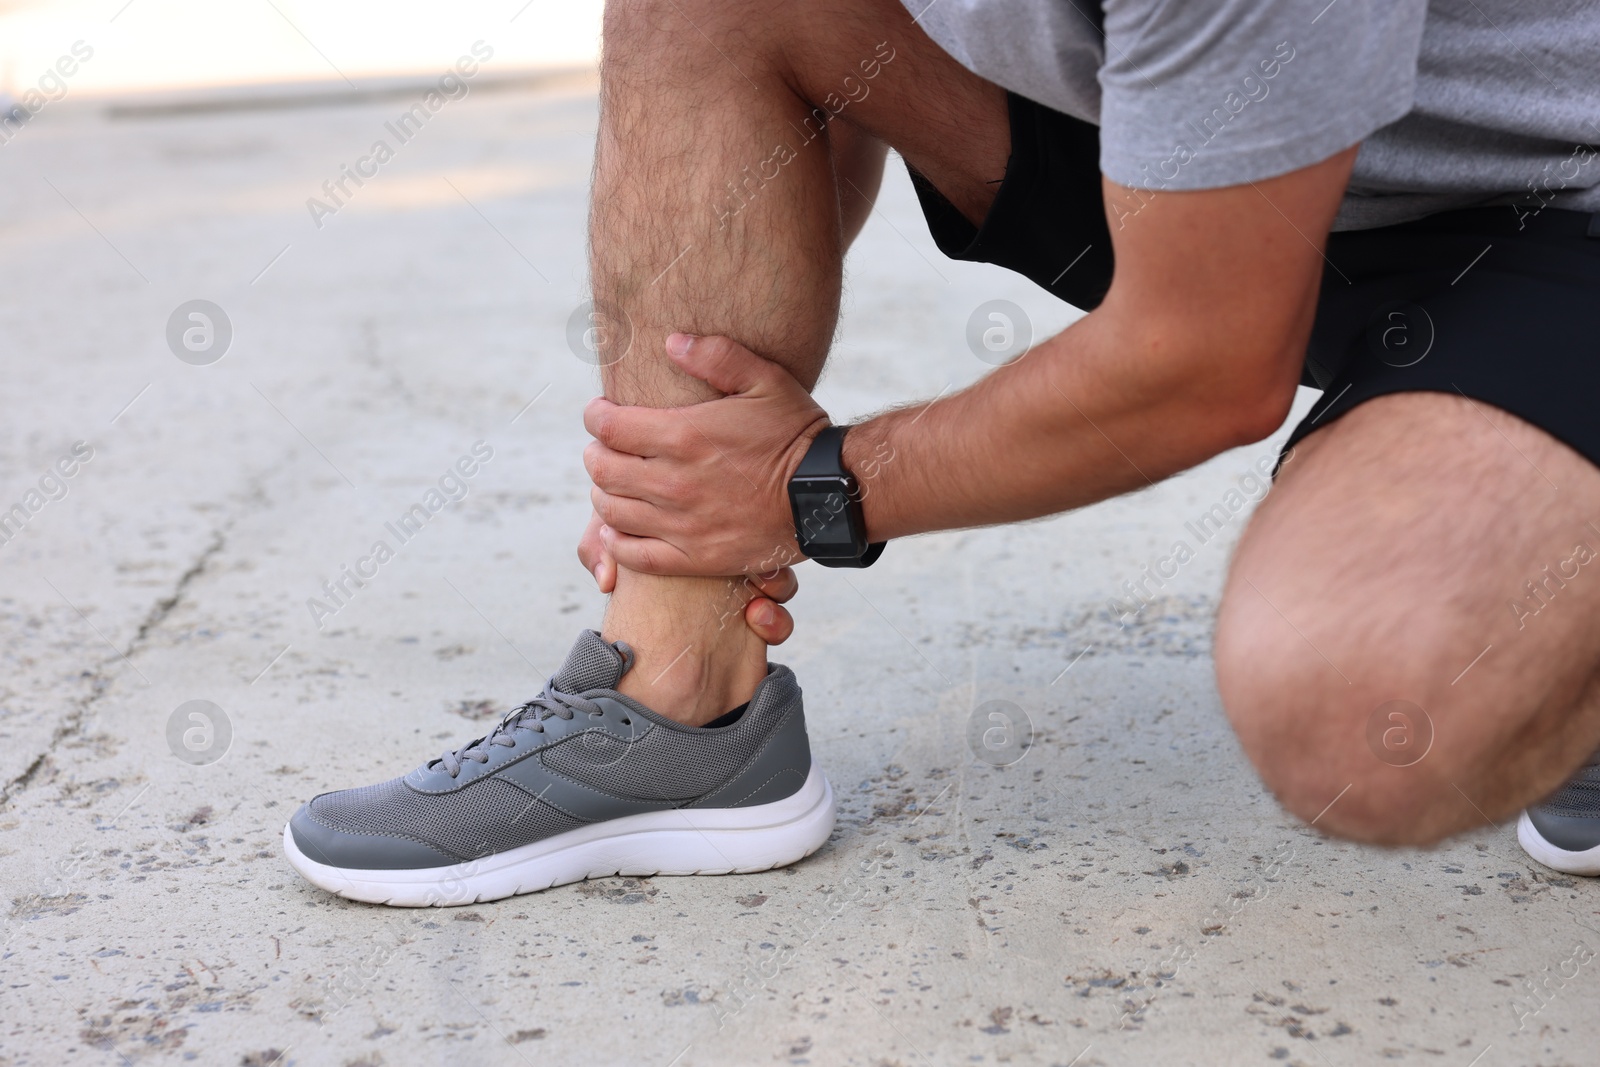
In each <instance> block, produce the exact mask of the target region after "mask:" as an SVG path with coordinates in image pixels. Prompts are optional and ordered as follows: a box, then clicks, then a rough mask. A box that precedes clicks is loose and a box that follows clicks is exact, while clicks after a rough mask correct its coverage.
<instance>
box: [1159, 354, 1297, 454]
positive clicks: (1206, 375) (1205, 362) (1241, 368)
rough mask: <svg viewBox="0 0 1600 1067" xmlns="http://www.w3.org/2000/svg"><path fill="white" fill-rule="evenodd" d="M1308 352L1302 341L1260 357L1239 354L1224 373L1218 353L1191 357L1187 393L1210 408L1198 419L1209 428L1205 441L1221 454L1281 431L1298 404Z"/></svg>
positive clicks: (1206, 407) (1199, 422)
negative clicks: (1219, 364)
mask: <svg viewBox="0 0 1600 1067" xmlns="http://www.w3.org/2000/svg"><path fill="white" fill-rule="evenodd" d="M1303 352H1304V345H1303V344H1301V345H1282V346H1275V347H1274V348H1273V350H1272V351H1271V352H1270V353H1268V352H1263V353H1261V354H1259V355H1255V356H1249V355H1245V354H1242V353H1239V354H1236V355H1235V356H1234V357H1233V358H1232V359H1230V361H1229V362H1230V364H1231V366H1230V367H1229V370H1228V371H1227V372H1224V373H1221V374H1219V373H1218V372H1217V362H1216V358H1215V355H1214V354H1213V355H1211V356H1210V357H1209V358H1206V357H1202V358H1200V359H1197V360H1194V361H1192V362H1191V363H1190V364H1189V374H1188V375H1187V377H1188V378H1189V381H1188V383H1187V384H1188V386H1189V389H1187V390H1186V391H1187V392H1188V394H1189V395H1190V396H1193V397H1195V398H1196V399H1197V400H1198V401H1199V402H1200V403H1201V404H1202V405H1203V407H1204V408H1205V410H1204V411H1203V412H1202V413H1201V418H1199V419H1198V420H1197V422H1198V424H1200V425H1204V426H1207V427H1208V432H1207V438H1208V440H1207V441H1206V444H1207V445H1208V446H1210V447H1211V448H1214V449H1215V450H1216V451H1217V452H1222V451H1225V450H1227V449H1230V448H1241V447H1243V446H1245V445H1253V444H1255V443H1256V442H1257V441H1261V440H1264V439H1266V438H1268V437H1271V436H1272V435H1273V434H1275V433H1277V432H1278V430H1279V429H1280V428H1281V427H1282V426H1283V423H1284V420H1285V419H1287V418H1288V417H1289V411H1290V409H1291V408H1292V407H1293V406H1294V399H1295V394H1296V391H1297V389H1298V388H1299V385H1300V370H1301V365H1302V363H1303V362H1304V357H1303V355H1302V354H1301V353H1303Z"/></svg>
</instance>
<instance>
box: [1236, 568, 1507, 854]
mask: <svg viewBox="0 0 1600 1067" xmlns="http://www.w3.org/2000/svg"><path fill="white" fill-rule="evenodd" d="M1285 610H1286V611H1287V610H1288V607H1287V606H1285ZM1301 617H1305V616H1303V615H1302V616H1301ZM1311 640H1313V641H1316V642H1317V646H1321V647H1320V650H1319V647H1317V646H1313V645H1312V644H1311V643H1310V641H1308V640H1307V635H1304V634H1302V633H1300V632H1297V631H1296V630H1295V629H1294V628H1293V627H1291V626H1290V625H1288V624H1287V623H1286V622H1285V620H1284V617H1283V616H1280V615H1279V614H1278V612H1277V611H1276V610H1274V608H1273V607H1272V606H1271V605H1269V604H1267V603H1266V602H1265V601H1264V600H1263V599H1262V598H1261V597H1260V596H1259V595H1257V594H1255V593H1253V591H1251V590H1250V589H1249V588H1248V587H1246V588H1245V590H1244V596H1242V597H1241V596H1232V597H1230V598H1228V599H1227V600H1225V601H1224V606H1223V610H1222V611H1221V613H1219V616H1218V620H1217V630H1216V646H1215V656H1216V670H1217V684H1218V690H1219V693H1220V695H1221V697H1222V703H1223V707H1224V709H1225V710H1226V712H1227V715H1228V718H1229V721H1230V722H1231V723H1232V724H1233V728H1234V731H1235V733H1236V734H1237V735H1238V738H1239V742H1240V745H1241V746H1242V747H1243V749H1244V752H1245V754H1246V755H1247V756H1248V757H1249V759H1250V761H1251V763H1253V764H1254V765H1255V768H1256V770H1257V771H1258V772H1259V774H1260V775H1261V779H1262V781H1263V782H1264V783H1265V784H1266V786H1267V788H1268V789H1270V790H1271V791H1272V793H1273V794H1274V795H1275V796H1276V797H1277V799H1278V801H1279V803H1281V804H1282V805H1283V806H1284V807H1285V808H1287V809H1288V810H1289V811H1290V812H1291V813H1293V814H1294V815H1296V816H1298V817H1299V818H1300V819H1302V820H1304V821H1305V822H1307V823H1310V824H1313V825H1315V826H1316V828H1317V829H1318V830H1321V831H1323V832H1326V833H1328V834H1331V835H1333V836H1336V837H1342V838H1346V839H1349V840H1353V841H1361V842H1366V843H1371V844H1384V845H1423V844H1432V843H1434V842H1436V841H1439V840H1440V839H1442V838H1443V837H1445V836H1447V835H1449V834H1451V833H1455V832H1458V831H1460V830H1464V829H1467V828H1469V827H1471V826H1472V825H1474V824H1475V823H1480V822H1481V819H1474V818H1472V817H1469V813H1470V808H1469V807H1468V805H1467V803H1466V802H1465V801H1464V800H1463V798H1462V796H1460V795H1458V793H1457V790H1456V787H1455V786H1454V784H1453V783H1454V782H1458V781H1463V780H1465V781H1469V782H1470V781H1473V780H1474V779H1473V777H1472V773H1473V772H1472V770H1471V768H1469V767H1467V766H1465V764H1467V763H1471V762H1473V760H1474V755H1473V754H1472V753H1471V752H1470V751H1468V750H1467V749H1465V748H1464V747H1463V746H1460V745H1454V746H1443V745H1437V744H1435V742H1436V740H1437V739H1436V738H1435V737H1434V724H1435V722H1436V715H1437V713H1438V709H1437V705H1436V703H1435V702H1436V701H1437V700H1439V699H1440V694H1439V693H1438V690H1437V687H1436V686H1435V685H1434V684H1432V683H1424V682H1422V681H1421V680H1420V679H1419V678H1418V677H1417V675H1418V674H1419V673H1420V672H1418V671H1416V670H1415V669H1414V668H1412V667H1411V665H1410V664H1409V663H1408V662H1407V661H1408V659H1409V658H1410V656H1411V655H1412V654H1413V653H1414V650H1412V649H1406V648H1404V647H1401V646H1400V645H1399V644H1398V643H1391V647H1390V648H1388V649H1384V648H1382V647H1377V646H1376V645H1375V644H1374V643H1373V642H1371V641H1363V640H1333V639H1324V637H1323V635H1317V636H1312V637H1311ZM1325 657H1326V658H1325ZM1334 664H1340V666H1339V667H1336V666H1334ZM1346 664H1349V665H1348V666H1346ZM1357 664H1359V674H1357V673H1355V672H1357V670H1358V668H1357V666H1355V665H1357ZM1341 667H1342V668H1343V669H1344V670H1346V671H1349V672H1351V673H1350V674H1348V675H1346V674H1341V673H1340V670H1341ZM1430 707H1433V708H1434V711H1433V713H1430V711H1429V710H1428V709H1429V708H1430Z"/></svg>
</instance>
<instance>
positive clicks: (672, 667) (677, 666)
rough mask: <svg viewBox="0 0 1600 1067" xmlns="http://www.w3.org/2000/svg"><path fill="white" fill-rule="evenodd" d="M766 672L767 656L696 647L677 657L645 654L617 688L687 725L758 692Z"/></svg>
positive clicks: (706, 719)
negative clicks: (708, 652)
mask: <svg viewBox="0 0 1600 1067" xmlns="http://www.w3.org/2000/svg"><path fill="white" fill-rule="evenodd" d="M766 675H767V664H766V657H765V654H764V652H763V654H762V655H761V657H760V659H758V660H753V659H751V658H750V657H748V656H741V657H738V658H737V659H733V660H730V659H729V658H727V657H711V656H699V655H696V653H695V650H694V649H693V648H692V647H691V648H690V649H689V650H688V651H686V652H682V653H680V654H678V658H677V660H676V661H675V662H674V661H673V660H672V659H670V658H667V657H662V656H655V657H651V656H645V655H641V656H640V658H639V662H637V663H635V664H634V666H633V668H632V669H631V670H629V671H628V673H627V674H626V675H624V676H623V678H622V681H621V682H619V683H618V685H617V691H618V692H620V693H622V694H624V695H625V696H630V697H632V698H633V699H635V700H637V701H639V702H640V703H641V704H643V705H644V706H645V707H647V708H649V709H650V710H652V711H655V712H659V713H660V714H662V715H665V716H666V717H667V718H669V719H672V720H673V721H674V722H681V723H683V724H684V725H685V726H701V725H703V724H705V723H708V722H710V721H711V720H712V719H715V718H716V717H717V716H719V715H723V714H726V713H727V712H729V711H731V710H732V709H734V708H736V707H738V706H739V705H740V704H743V703H744V702H745V701H747V700H749V699H750V698H751V696H753V695H754V694H755V691H756V686H758V685H760V684H761V680H762V679H763V678H765V677H766Z"/></svg>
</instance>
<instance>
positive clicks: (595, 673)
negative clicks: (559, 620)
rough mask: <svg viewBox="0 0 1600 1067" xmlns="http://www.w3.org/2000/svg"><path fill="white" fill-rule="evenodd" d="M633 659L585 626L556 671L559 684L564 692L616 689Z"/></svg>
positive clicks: (558, 686) (557, 685) (557, 683)
mask: <svg viewBox="0 0 1600 1067" xmlns="http://www.w3.org/2000/svg"><path fill="white" fill-rule="evenodd" d="M631 659H632V657H631V656H626V655H624V654H623V653H622V651H621V650H619V649H618V648H617V646H616V645H613V644H612V643H611V642H609V641H607V640H606V639H605V638H603V637H601V636H600V635H599V634H598V633H596V632H595V631H594V630H585V631H583V633H581V634H579V635H578V640H577V642H576V643H575V644H574V645H573V646H572V650H571V651H570V652H568V653H567V661H566V662H565V663H563V664H562V665H561V669H560V670H558V671H556V675H555V683H556V688H557V689H559V690H561V691H562V692H563V693H586V692H588V691H589V690H591V689H615V688H616V687H617V683H618V682H619V681H621V680H622V676H623V675H624V674H626V673H627V670H628V667H629V666H631Z"/></svg>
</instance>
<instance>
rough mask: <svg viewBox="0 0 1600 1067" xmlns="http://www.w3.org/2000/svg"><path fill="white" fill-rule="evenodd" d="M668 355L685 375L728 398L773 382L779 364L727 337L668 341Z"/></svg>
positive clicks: (682, 337)
mask: <svg viewBox="0 0 1600 1067" xmlns="http://www.w3.org/2000/svg"><path fill="white" fill-rule="evenodd" d="M667 355H668V356H670V357H671V358H672V361H673V362H674V363H676V364H677V365H678V366H679V367H681V368H682V369H683V371H684V373H685V374H688V375H689V376H690V377H694V378H698V379H700V380H701V381H702V382H705V383H706V384H707V385H709V386H711V388H713V389H715V390H717V392H719V393H722V394H724V395H725V396H733V395H734V394H736V393H752V392H756V391H757V390H758V388H759V387H760V386H761V385H763V384H765V383H766V382H768V381H770V380H771V378H772V372H773V370H774V369H776V368H777V364H776V363H773V362H771V361H769V360H765V359H762V358H761V357H760V356H758V355H756V354H755V353H754V352H752V351H750V350H749V349H748V348H746V347H744V345H741V344H740V343H739V342H737V341H734V340H732V339H730V338H727V337H696V336H694V335H693V334H687V333H675V334H671V335H670V336H668V337H667Z"/></svg>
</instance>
